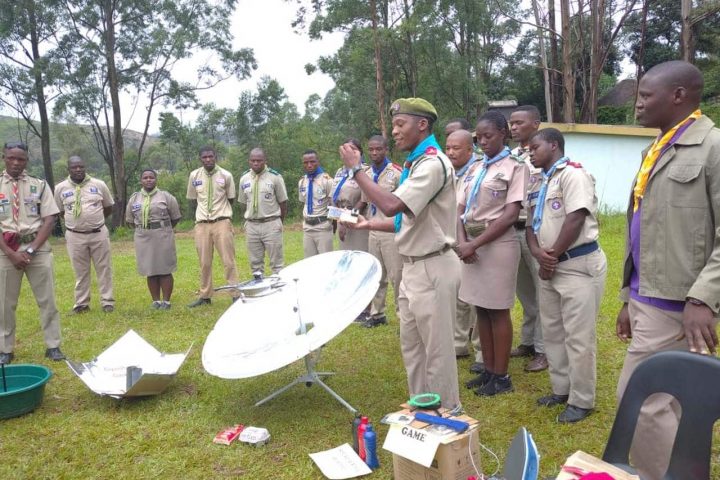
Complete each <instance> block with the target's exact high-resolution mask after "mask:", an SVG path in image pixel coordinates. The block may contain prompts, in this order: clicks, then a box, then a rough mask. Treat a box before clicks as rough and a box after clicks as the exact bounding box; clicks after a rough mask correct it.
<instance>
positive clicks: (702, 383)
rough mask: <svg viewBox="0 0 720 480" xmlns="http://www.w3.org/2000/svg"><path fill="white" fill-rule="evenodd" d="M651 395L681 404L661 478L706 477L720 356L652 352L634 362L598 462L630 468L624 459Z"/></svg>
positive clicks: (718, 404) (719, 401)
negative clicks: (663, 394) (670, 396)
mask: <svg viewBox="0 0 720 480" xmlns="http://www.w3.org/2000/svg"><path fill="white" fill-rule="evenodd" d="M654 393H668V394H670V395H672V396H673V397H675V398H676V399H677V401H678V402H679V403H680V406H681V408H682V413H681V418H680V425H679V427H678V431H677V435H676V436H675V443H674V445H673V449H672V455H671V457H670V465H669V467H668V470H667V472H666V473H665V477H664V478H665V479H668V480H695V479H697V480H706V479H709V478H710V455H711V447H712V435H713V425H714V424H715V421H716V420H717V419H718V418H720V360H718V359H717V358H715V357H707V356H702V355H698V354H694V353H689V352H682V351H669V352H661V353H657V354H655V355H653V356H651V357H650V358H648V359H647V360H645V361H644V362H642V363H641V364H640V365H638V367H637V368H636V369H635V372H633V374H632V376H631V377H630V381H629V382H628V386H627V389H626V390H625V394H624V395H623V398H622V400H621V402H620V406H619V407H618V412H617V415H616V416H615V423H613V427H612V430H611V431H610V437H609V438H608V442H607V446H606V447H605V453H604V454H603V460H605V461H606V462H608V463H612V464H614V465H616V466H618V467H620V468H622V469H624V470H627V471H633V470H632V468H631V467H630V466H629V462H628V457H629V453H630V444H631V443H632V439H633V435H634V433H635V426H636V425H637V420H638V414H639V413H640V407H642V404H643V402H644V401H645V399H646V398H647V397H648V396H650V395H652V394H654Z"/></svg>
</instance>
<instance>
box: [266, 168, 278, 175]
mask: <svg viewBox="0 0 720 480" xmlns="http://www.w3.org/2000/svg"><path fill="white" fill-rule="evenodd" d="M268 172H270V173H272V174H273V175H280V172H278V171H277V170H275V169H274V168H268Z"/></svg>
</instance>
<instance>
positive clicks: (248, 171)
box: [240, 168, 250, 177]
mask: <svg viewBox="0 0 720 480" xmlns="http://www.w3.org/2000/svg"><path fill="white" fill-rule="evenodd" d="M248 173H250V169H249V168H248V169H247V170H245V171H244V172H242V173H241V174H240V176H241V177H244V176H245V175H247V174H248Z"/></svg>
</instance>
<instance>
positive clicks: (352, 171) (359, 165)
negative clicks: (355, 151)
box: [348, 163, 362, 178]
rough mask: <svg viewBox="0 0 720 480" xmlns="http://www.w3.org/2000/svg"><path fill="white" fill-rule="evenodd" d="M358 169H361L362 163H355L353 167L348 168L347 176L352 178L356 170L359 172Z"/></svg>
mask: <svg viewBox="0 0 720 480" xmlns="http://www.w3.org/2000/svg"><path fill="white" fill-rule="evenodd" d="M360 170H362V165H361V164H359V163H358V164H357V165H355V166H354V167H350V170H349V171H348V177H349V178H353V177H354V176H355V174H356V173H357V172H359V171H360Z"/></svg>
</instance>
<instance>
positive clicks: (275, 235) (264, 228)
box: [245, 217, 284, 273]
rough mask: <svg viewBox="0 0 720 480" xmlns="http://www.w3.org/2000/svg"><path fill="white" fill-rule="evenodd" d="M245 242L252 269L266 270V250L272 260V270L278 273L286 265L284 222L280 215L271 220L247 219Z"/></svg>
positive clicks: (254, 270)
mask: <svg viewBox="0 0 720 480" xmlns="http://www.w3.org/2000/svg"><path fill="white" fill-rule="evenodd" d="M245 242H246V243H247V249H248V256H249V257H250V258H249V259H250V271H251V272H256V271H258V270H260V271H262V272H264V271H265V251H266V250H267V253H268V258H269V260H270V271H271V272H272V273H277V272H279V271H280V270H282V268H283V266H284V257H283V224H282V221H280V217H278V218H276V219H274V220H270V221H269V222H264V223H263V222H251V221H249V220H247V221H245Z"/></svg>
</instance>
